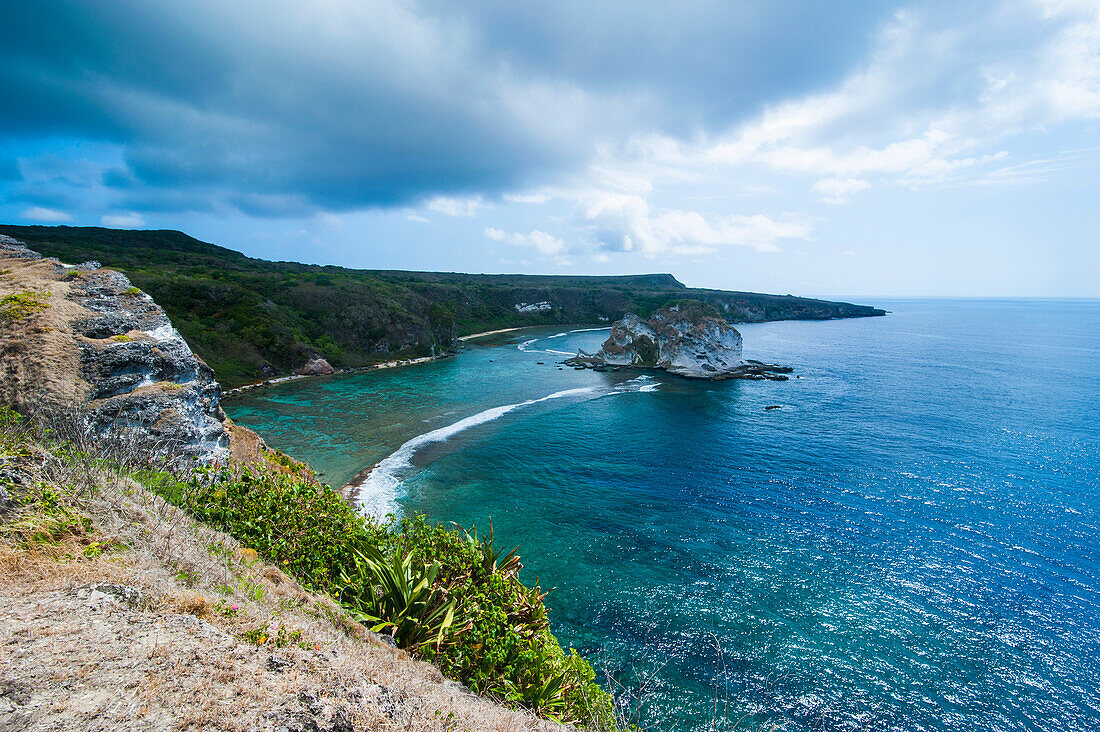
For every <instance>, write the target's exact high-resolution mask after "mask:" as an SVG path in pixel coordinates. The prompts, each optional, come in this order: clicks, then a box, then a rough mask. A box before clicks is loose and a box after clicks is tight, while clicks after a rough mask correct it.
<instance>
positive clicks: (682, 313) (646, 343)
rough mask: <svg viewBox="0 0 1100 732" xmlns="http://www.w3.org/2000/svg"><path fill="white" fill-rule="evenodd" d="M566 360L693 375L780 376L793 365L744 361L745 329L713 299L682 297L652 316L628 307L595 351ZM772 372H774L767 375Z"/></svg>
mask: <svg viewBox="0 0 1100 732" xmlns="http://www.w3.org/2000/svg"><path fill="white" fill-rule="evenodd" d="M566 363H567V364H570V365H573V366H578V367H587V368H656V369H664V370H665V371H668V372H669V373H671V374H677V375H679V376H686V377H688V378H694V379H723V378H750V379H752V378H777V379H785V378H786V377H778V376H774V374H775V373H779V372H789V371H790V369H788V368H785V367H779V366H771V365H768V364H762V363H760V362H759V361H746V360H745V359H744V358H743V357H742V351H741V334H740V333H739V332H738V331H737V329H736V328H734V327H733V326H732V325H730V324H729V323H728V322H726V320H725V319H724V318H723V317H721V315H719V314H718V311H717V310H715V309H714V308H713V307H711V306H710V305H707V304H706V303H703V302H699V301H695V300H681V301H680V302H678V303H675V304H672V305H669V306H667V307H664V308H661V309H660V310H658V311H657V312H655V313H654V314H653V317H651V318H649V319H648V320H643V319H641V318H640V317H638V316H637V315H634V314H633V313H628V314H627V315H626V316H625V317H624V318H623V319H622V320H620V321H618V322H617V323H615V324H614V326H612V328H611V334H610V336H609V337H608V339H607V340H606V341H605V342H604V344H603V346H601V347H600V350H599V351H597V352H596V353H594V354H588V353H584V352H583V351H581V352H580V353H578V354H577V356H576V357H575V358H572V359H570V360H568V361H566ZM769 374H770V375H769Z"/></svg>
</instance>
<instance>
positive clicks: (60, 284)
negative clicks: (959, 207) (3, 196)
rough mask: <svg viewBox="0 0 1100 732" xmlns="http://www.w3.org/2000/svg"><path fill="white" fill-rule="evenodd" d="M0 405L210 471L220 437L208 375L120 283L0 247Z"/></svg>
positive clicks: (102, 273)
mask: <svg viewBox="0 0 1100 732" xmlns="http://www.w3.org/2000/svg"><path fill="white" fill-rule="evenodd" d="M0 298H2V302H3V303H4V304H5V307H4V310H3V313H2V314H0V320H2V330H0V401H2V402H3V403H4V404H9V405H12V406H14V407H16V408H17V409H20V410H22V411H39V412H40V411H43V410H49V411H67V410H75V411H76V412H77V413H79V414H80V415H82V416H83V417H84V418H86V420H87V424H88V426H89V427H90V428H91V429H92V430H93V431H94V432H96V433H97V434H99V435H101V436H103V437H108V436H110V437H113V438H117V439H122V440H126V441H127V442H128V443H131V444H132V445H133V446H134V447H135V448H136V449H168V450H170V451H171V452H173V453H174V454H182V455H187V456H190V457H194V458H198V459H200V460H203V461H206V462H210V461H215V460H224V459H225V458H227V457H228V447H229V437H228V434H227V432H226V429H225V425H224V418H225V415H224V413H223V412H222V410H221V407H220V405H219V399H220V390H219V387H218V384H217V382H216V381H215V380H214V372H213V371H212V370H211V368H210V367H209V366H207V365H206V364H205V363H204V362H203V361H202V359H200V358H198V357H196V356H195V354H194V353H192V352H191V349H190V348H189V347H188V345H187V343H186V342H185V341H184V339H183V337H182V336H181V335H180V334H179V332H178V331H176V329H175V328H173V327H172V324H171V322H170V321H169V320H168V316H167V315H166V314H165V312H164V311H163V310H162V309H161V308H160V307H159V306H157V304H156V303H154V302H153V300H152V298H150V297H149V296H148V295H146V294H145V293H143V292H141V291H140V290H138V288H136V287H134V286H133V285H132V284H131V283H130V281H129V280H128V279H127V278H126V276H125V275H122V274H120V273H118V272H113V271H110V270H105V269H101V268H100V266H99V264H98V263H97V262H85V263H84V264H81V265H68V264H62V263H60V262H58V261H57V260H55V259H46V258H44V257H42V256H41V255H39V254H38V253H36V252H34V251H31V250H29V249H27V248H26V247H25V246H23V245H22V244H21V243H20V242H17V241H15V240H12V239H10V238H8V237H0Z"/></svg>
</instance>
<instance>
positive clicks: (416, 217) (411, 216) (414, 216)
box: [405, 214, 431, 224]
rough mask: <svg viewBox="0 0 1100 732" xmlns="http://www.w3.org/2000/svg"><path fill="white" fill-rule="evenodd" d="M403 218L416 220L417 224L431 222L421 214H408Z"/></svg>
mask: <svg viewBox="0 0 1100 732" xmlns="http://www.w3.org/2000/svg"><path fill="white" fill-rule="evenodd" d="M405 219H406V220H407V221H413V222H416V223H418V224H430V223H431V222H430V221H428V220H427V219H426V218H424V217H423V216H420V215H418V214H409V215H408V216H406V217H405Z"/></svg>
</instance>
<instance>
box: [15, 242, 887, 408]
mask: <svg viewBox="0 0 1100 732" xmlns="http://www.w3.org/2000/svg"><path fill="white" fill-rule="evenodd" d="M0 235H7V236H10V237H14V238H15V239H18V240H21V241H24V242H26V243H27V244H28V245H30V246H31V247H32V248H33V249H35V250H37V251H39V252H41V253H42V254H44V255H46V256H48V257H58V258H60V259H61V260H62V261H66V262H83V261H86V260H95V261H98V262H100V263H102V264H103V265H105V266H107V267H112V268H114V269H117V270H119V271H121V272H123V273H125V274H126V275H127V276H128V277H129V279H130V280H131V281H132V282H133V283H134V285H136V287H138V288H140V289H141V290H143V291H145V292H147V293H148V294H149V295H151V296H152V297H153V299H154V300H155V301H156V302H157V304H159V305H160V306H161V307H163V308H164V310H165V311H166V312H167V314H168V316H169V317H170V318H171V321H172V324H173V325H174V326H175V327H176V328H177V329H178V330H179V331H180V333H181V334H182V335H183V336H184V338H186V340H187V343H188V344H189V345H190V347H191V348H192V350H194V351H195V353H196V354H198V355H199V356H200V357H201V358H202V359H203V360H204V361H205V362H206V363H208V364H209V365H210V366H211V367H212V368H213V369H214V373H215V376H216V377H217V379H218V381H219V382H220V383H221V384H222V385H223V386H228V387H233V386H238V385H241V384H244V383H247V382H251V381H257V380H261V379H265V378H268V377H272V376H277V375H281V374H288V373H290V372H292V371H293V370H294V369H297V368H298V367H300V366H302V364H304V363H306V362H307V361H308V360H310V359H311V358H314V357H316V356H321V357H324V358H325V359H326V360H327V361H328V362H329V363H331V364H332V365H333V366H335V367H336V368H354V367H358V366H364V365H368V364H371V363H375V362H378V361H385V360H391V359H394V358H407V357H421V356H430V355H439V354H442V353H445V352H446V351H447V349H449V348H451V347H452V346H453V345H454V344H455V339H456V337H458V336H462V335H467V334H471V333H478V332H483V331H489V330H495V329H499V328H510V327H518V326H528V325H551V324H564V323H570V324H590V325H610V324H611V323H612V322H614V321H616V320H618V319H620V318H622V317H623V315H625V314H626V313H628V312H631V313H636V314H638V315H640V316H641V317H643V318H645V317H648V316H649V315H650V314H652V313H653V312H654V311H655V310H657V309H658V308H660V307H661V306H662V305H664V304H665V303H667V302H668V301H669V300H679V299H683V298H690V299H694V300H702V301H705V302H707V303H708V304H710V305H711V306H713V307H715V308H716V309H717V310H718V311H719V312H720V313H721V315H722V317H723V318H725V319H727V320H728V321H730V322H734V323H739V322H759V321H765V320H790V319H828V318H847V317H861V316H869V315H882V314H884V312H883V311H882V310H879V309H877V308H872V307H867V306H862V305H852V304H849V303H837V302H828V301H824V300H814V299H809V298H799V297H792V296H790V295H764V294H758V293H748V292H734V291H725V290H706V289H696V288H688V287H685V286H684V285H683V284H681V283H680V282H678V281H677V280H676V279H675V278H674V277H673V276H672V275H668V274H651V275H629V276H620V277H585V276H573V275H565V276H550V275H475V274H459V273H446V272H403V271H389V270H359V269H346V268H343V267H334V266H325V267H322V266H316V265H306V264H297V263H293V262H269V261H264V260H261V259H253V258H250V257H246V256H245V255H243V254H241V253H239V252H235V251H232V250H230V249H225V248H223V247H219V246H216V245H214V244H207V243H205V242H201V241H198V240H196V239H193V238H191V237H189V236H187V235H185V234H182V233H180V232H177V231H129V230H116V229H103V228H81V227H67V226H55V227H46V226H10V225H4V226H0Z"/></svg>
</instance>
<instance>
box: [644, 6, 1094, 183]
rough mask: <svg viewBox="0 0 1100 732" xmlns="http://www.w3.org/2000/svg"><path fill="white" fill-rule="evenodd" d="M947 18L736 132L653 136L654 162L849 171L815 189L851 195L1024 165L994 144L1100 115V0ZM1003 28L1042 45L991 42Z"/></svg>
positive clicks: (713, 169) (929, 21) (926, 23)
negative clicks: (946, 23)
mask: <svg viewBox="0 0 1100 732" xmlns="http://www.w3.org/2000/svg"><path fill="white" fill-rule="evenodd" d="M937 20H938V17H937V16H933V15H931V14H926V15H924V16H921V15H917V14H911V13H898V14H897V15H896V16H895V17H894V19H893V20H892V21H891V22H890V23H889V24H887V25H886V26H885V27H884V28H883V29H882V31H881V33H880V37H879V41H878V46H877V50H876V51H875V52H874V53H872V54H871V56H870V58H869V59H868V61H867V62H866V63H865V64H864V65H863V67H862V68H861V69H859V70H857V71H855V72H854V73H852V74H850V75H849V76H848V77H847V78H845V79H844V80H843V81H842V82H841V83H839V84H838V85H837V86H836V87H834V88H833V89H830V90H826V91H824V92H819V93H816V94H812V95H809V96H806V97H802V98H795V99H790V100H787V101H785V102H782V103H779V104H775V105H772V106H770V107H768V108H766V109H765V110H764V111H763V112H761V113H760V114H759V115H757V116H756V117H754V118H751V119H749V120H748V121H747V122H744V123H742V124H740V125H739V126H737V127H736V128H734V129H731V130H729V131H728V132H727V133H726V134H724V135H718V136H715V137H709V138H707V137H703V138H700V139H697V140H692V141H681V140H676V139H672V138H661V139H660V140H648V141H647V142H646V143H645V149H646V154H647V155H648V158H647V159H648V160H650V161H653V160H656V161H659V162H663V163H665V164H667V165H674V166H679V167H680V168H682V169H684V170H688V171H696V172H699V171H709V174H710V175H715V174H716V173H718V174H721V171H726V175H728V171H730V170H731V169H737V168H739V167H743V166H748V165H756V164H763V165H764V166H765V167H766V168H768V169H771V170H774V171H779V172H783V173H792V174H808V175H815V176H818V177H820V178H823V179H825V180H832V181H837V182H835V183H822V182H821V181H819V185H820V186H821V187H819V185H815V186H814V190H815V192H816V193H820V194H822V195H823V196H824V197H825V198H824V199H823V200H829V201H832V202H839V201H841V200H844V199H845V198H847V197H848V196H850V195H851V194H852V193H855V192H857V191H856V189H851V188H849V189H844V186H843V184H841V183H840V182H839V181H846V180H863V179H865V178H867V177H878V178H882V179H884V180H885V181H887V182H893V183H898V184H902V185H907V186H925V185H935V184H940V183H953V182H955V181H958V180H960V179H962V178H968V177H973V176H975V175H978V174H980V173H982V172H983V171H984V172H989V171H993V170H996V169H998V168H1000V167H1004V166H1007V165H1017V164H1018V162H1017V163H1013V162H1011V160H1010V158H1011V157H1012V156H1011V155H1010V154H1009V152H1008V151H1006V150H1005V149H997V148H994V149H992V150H991V149H989V148H990V147H991V146H993V145H997V146H998V147H1000V148H1004V147H1006V145H1004V144H1003V143H1001V142H1000V141H1002V140H1008V139H1010V138H1011V137H1012V136H1014V135H1017V134H1020V133H1025V132H1033V131H1042V130H1049V129H1050V128H1051V127H1052V126H1054V125H1058V124H1062V123H1064V122H1067V121H1074V120H1091V119H1097V118H1100V3H1098V2H1096V0H1013V1H1012V2H1007V3H1005V4H1003V5H1002V6H1001V7H1000V8H996V9H994V10H992V11H991V12H990V13H988V14H987V15H984V16H983V17H981V18H979V19H977V20H976V21H974V22H972V23H971V24H970V25H962V26H953V27H937V26H936V25H935V22H936V21H937ZM1001 37H1004V38H1016V39H1019V38H1028V39H1030V40H1031V44H1030V45H1024V44H1021V43H1019V42H1018V40H1017V42H1014V43H1007V42H1006V43H996V42H993V41H991V39H997V38H1001ZM863 182H864V183H865V184H867V185H870V182H869V181H866V180H863ZM853 185H856V184H853ZM863 187H865V186H863ZM841 189H844V190H841ZM838 190H839V191H840V192H838Z"/></svg>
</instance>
